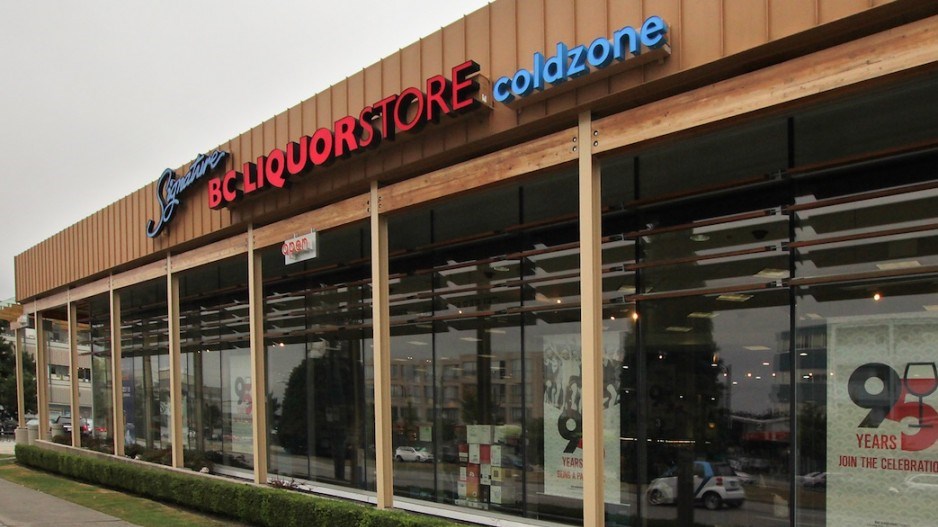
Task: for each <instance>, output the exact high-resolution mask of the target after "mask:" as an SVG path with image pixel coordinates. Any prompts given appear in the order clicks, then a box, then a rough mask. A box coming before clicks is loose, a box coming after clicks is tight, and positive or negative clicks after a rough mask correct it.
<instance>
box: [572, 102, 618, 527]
mask: <svg viewBox="0 0 938 527" xmlns="http://www.w3.org/2000/svg"><path fill="white" fill-rule="evenodd" d="M579 121H580V122H579V130H578V132H577V135H578V136H579V139H580V140H579V143H580V151H579V154H580V155H579V171H580V177H579V180H580V299H581V304H580V320H581V323H580V327H581V328H582V329H581V331H582V346H581V350H582V351H581V354H582V369H583V371H582V373H581V374H582V376H583V394H582V400H581V404H582V412H583V413H582V421H583V423H582V426H583V428H582V430H583V525H584V526H586V527H602V526H603V525H605V515H604V510H603V478H604V471H603V396H602V392H603V341H602V318H603V311H602V271H601V264H602V253H601V251H600V249H601V243H602V242H601V238H600V236H601V225H602V217H601V215H600V183H601V181H600V172H599V163H598V162H597V161H596V160H595V159H594V158H593V155H592V144H593V135H592V119H591V116H590V113H589V112H582V113H580V119H579ZM609 455H615V452H609Z"/></svg>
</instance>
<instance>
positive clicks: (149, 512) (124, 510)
mask: <svg viewBox="0 0 938 527" xmlns="http://www.w3.org/2000/svg"><path fill="white" fill-rule="evenodd" d="M5 461H6V460H2V461H0V478H3V479H5V480H7V481H10V482H13V483H16V484H18V485H22V486H24V487H27V488H30V489H33V490H38V491H40V492H44V493H46V494H49V495H51V496H55V497H57V498H61V499H63V500H66V501H70V502H72V503H77V504H78V505H82V506H84V507H88V508H89V509H93V510H96V511H98V512H103V513H104V514H109V515H111V516H115V517H117V518H120V519H122V520H125V521H128V522H130V523H133V524H135V525H140V526H142V527H189V526H192V527H223V526H231V525H232V522H231V521H230V520H217V519H215V518H211V517H208V516H203V515H200V514H195V513H192V512H189V511H186V510H181V509H177V508H174V507H170V506H168V505H164V504H162V503H159V502H156V501H153V500H148V499H146V498H140V497H137V496H132V495H128V494H123V493H120V492H115V491H113V490H109V489H105V488H102V487H96V486H94V485H88V484H85V483H79V482H77V481H73V480H70V479H67V478H63V477H61V476H55V475H53V474H49V473H47V472H42V471H38V470H33V469H29V468H26V467H23V466H20V465H16V464H12V463H6V462H5Z"/></svg>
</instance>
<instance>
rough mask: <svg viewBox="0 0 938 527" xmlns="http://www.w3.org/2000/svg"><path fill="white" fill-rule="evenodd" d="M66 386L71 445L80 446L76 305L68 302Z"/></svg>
mask: <svg viewBox="0 0 938 527" xmlns="http://www.w3.org/2000/svg"><path fill="white" fill-rule="evenodd" d="M68 380H69V382H68V388H69V391H68V393H69V404H70V405H71V409H72V446H74V447H80V446H81V409H80V405H79V401H78V306H77V305H75V303H74V302H69V303H68Z"/></svg>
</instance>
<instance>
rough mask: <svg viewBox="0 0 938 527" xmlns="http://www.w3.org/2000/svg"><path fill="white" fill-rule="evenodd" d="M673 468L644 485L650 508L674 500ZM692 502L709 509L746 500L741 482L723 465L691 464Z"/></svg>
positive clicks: (696, 462)
mask: <svg viewBox="0 0 938 527" xmlns="http://www.w3.org/2000/svg"><path fill="white" fill-rule="evenodd" d="M677 472H678V469H677V467H676V466H675V467H671V468H670V469H668V470H667V471H665V473H664V474H662V475H661V477H659V478H656V479H653V480H652V481H651V483H650V484H649V485H648V490H647V491H646V495H647V496H648V502H649V503H651V504H652V505H665V504H668V503H674V502H675V501H676V500H677ZM694 488H695V489H696V494H695V495H694V501H696V502H697V503H700V504H702V505H703V506H704V507H706V508H708V509H710V510H717V509H719V508H721V507H722V506H723V505H724V504H726V505H727V506H728V507H733V508H735V507H739V506H741V505H742V504H743V502H744V501H746V491H745V490H743V485H742V481H740V479H739V477H738V476H737V475H736V473H735V472H734V471H733V469H732V467H730V466H729V465H728V464H726V463H713V462H710V461H695V462H694Z"/></svg>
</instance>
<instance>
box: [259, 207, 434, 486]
mask: <svg viewBox="0 0 938 527" xmlns="http://www.w3.org/2000/svg"><path fill="white" fill-rule="evenodd" d="M369 244H370V241H369V235H368V226H367V224H365V225H361V224H355V225H351V226H347V227H343V228H340V229H335V230H331V231H326V232H322V233H319V249H318V256H317V257H316V258H314V259H312V260H307V261H305V262H299V263H291V264H289V265H288V264H286V263H285V261H284V256H283V254H282V253H281V251H280V247H279V246H278V247H272V248H269V249H267V250H265V251H263V264H262V268H263V274H264V316H265V319H264V323H265V328H264V330H265V338H264V344H265V352H266V354H267V390H268V400H267V411H268V424H269V435H268V440H269V453H268V458H269V467H270V468H269V470H270V473H271V475H272V477H274V478H298V479H301V480H306V481H314V482H317V483H324V484H329V485H338V486H343V487H354V488H359V489H368V490H373V489H374V488H375V481H374V470H375V468H374V467H375V461H374V459H375V452H374V403H373V400H374V395H373V394H374V373H373V372H374V368H373V360H374V359H373V355H372V345H371V331H372V329H371V309H372V308H371V289H370V276H371V267H370V266H371V264H370V259H369V257H368V254H369ZM420 395H421V397H422V394H420Z"/></svg>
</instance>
